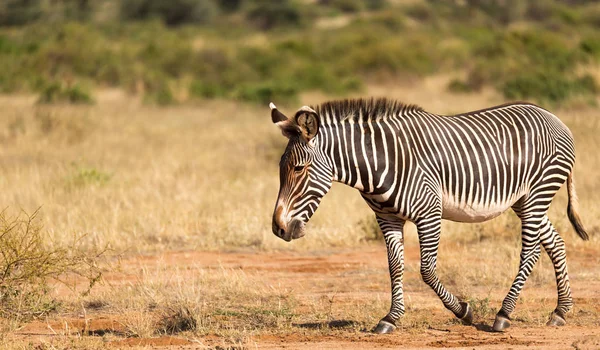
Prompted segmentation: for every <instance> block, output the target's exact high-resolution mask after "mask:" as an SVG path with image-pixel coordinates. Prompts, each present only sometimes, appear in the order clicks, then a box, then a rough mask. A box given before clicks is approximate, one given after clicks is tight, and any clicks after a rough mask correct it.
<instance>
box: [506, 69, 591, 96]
mask: <svg viewBox="0 0 600 350" xmlns="http://www.w3.org/2000/svg"><path fill="white" fill-rule="evenodd" d="M597 90H598V88H597V85H596V82H595V80H594V78H593V77H592V76H590V75H585V76H583V77H579V78H568V77H565V76H563V75H561V74H559V73H556V72H554V73H551V72H533V73H530V74H521V75H519V76H517V77H515V78H512V79H508V80H507V81H506V82H505V83H504V85H503V87H502V92H503V93H504V96H505V97H506V98H510V99H528V98H535V99H539V100H541V101H548V102H563V101H565V100H567V99H569V98H572V97H575V96H582V95H583V96H586V95H593V94H595V93H596V92H597Z"/></svg>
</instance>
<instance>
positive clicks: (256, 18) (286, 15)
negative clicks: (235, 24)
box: [246, 0, 304, 30]
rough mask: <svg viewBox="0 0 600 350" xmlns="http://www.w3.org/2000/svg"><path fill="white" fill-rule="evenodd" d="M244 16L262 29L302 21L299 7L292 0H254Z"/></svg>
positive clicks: (296, 24)
mask: <svg viewBox="0 0 600 350" xmlns="http://www.w3.org/2000/svg"><path fill="white" fill-rule="evenodd" d="M246 17H247V19H248V20H249V21H250V23H252V24H253V25H254V26H256V27H257V28H260V29H262V30H269V29H273V28H275V27H284V26H288V27H289V26H291V27H294V26H296V27H297V26H300V25H302V24H303V22H304V20H303V18H302V13H301V12H300V7H299V6H298V5H297V4H296V3H295V2H294V1H292V0H280V1H270V0H255V1H254V3H253V5H252V6H251V7H250V9H249V10H248V12H247V14H246Z"/></svg>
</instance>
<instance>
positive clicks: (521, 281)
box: [492, 206, 545, 332]
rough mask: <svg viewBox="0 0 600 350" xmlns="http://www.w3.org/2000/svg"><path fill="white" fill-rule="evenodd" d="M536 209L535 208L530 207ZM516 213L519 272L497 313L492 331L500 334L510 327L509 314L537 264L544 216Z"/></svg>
mask: <svg viewBox="0 0 600 350" xmlns="http://www.w3.org/2000/svg"><path fill="white" fill-rule="evenodd" d="M531 207H532V208H534V209H535V208H536V207H535V206H531ZM515 212H517V215H518V216H519V217H521V226H522V230H521V231H522V245H521V261H520V264H519V272H518V273H517V276H516V277H515V280H514V281H513V284H512V286H511V287H510V291H509V292H508V295H507V296H506V297H505V298H504V301H503V302H502V308H501V309H500V311H498V314H497V315H496V319H495V321H494V325H493V326H492V328H493V330H494V331H496V332H502V331H504V330H505V329H507V328H508V327H510V325H511V320H510V314H511V313H512V312H513V311H514V309H515V305H516V303H517V299H518V297H519V294H521V290H522V289H523V286H524V285H525V282H526V281H527V278H528V277H529V275H530V274H531V271H532V270H533V267H534V266H535V264H536V263H537V261H538V259H539V257H540V253H541V248H540V226H541V224H542V221H543V218H544V217H545V212H544V215H541V216H531V215H530V213H528V212H526V211H522V212H518V211H516V210H515Z"/></svg>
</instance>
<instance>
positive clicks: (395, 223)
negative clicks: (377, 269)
mask: <svg viewBox="0 0 600 350" xmlns="http://www.w3.org/2000/svg"><path fill="white" fill-rule="evenodd" d="M377 223H378V224H379V227H380V228H381V231H382V232H383V237H384V239H385V245H386V247H387V253H388V264H389V268H390V280H391V282H392V304H391V307H390V312H389V313H388V314H387V315H386V316H385V317H384V318H382V319H381V321H379V323H378V324H377V327H375V329H374V330H373V332H375V333H380V334H381V333H391V332H393V331H394V330H395V329H396V321H398V319H399V318H400V317H401V316H403V315H404V292H403V288H402V277H403V275H404V223H405V221H404V220H400V219H398V218H395V217H394V218H380V217H377Z"/></svg>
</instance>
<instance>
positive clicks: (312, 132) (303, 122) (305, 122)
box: [294, 106, 319, 142]
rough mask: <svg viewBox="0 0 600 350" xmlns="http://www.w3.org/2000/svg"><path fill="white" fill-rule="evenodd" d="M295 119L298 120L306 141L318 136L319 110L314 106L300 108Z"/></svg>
mask: <svg viewBox="0 0 600 350" xmlns="http://www.w3.org/2000/svg"><path fill="white" fill-rule="evenodd" d="M294 119H295V120H296V124H297V125H298V127H300V132H301V133H302V137H303V138H304V139H305V140H306V142H309V141H310V140H312V139H313V138H314V137H315V136H317V132H318V131H319V118H318V115H317V112H315V111H314V110H313V109H312V108H310V107H308V106H304V107H302V108H300V110H299V111H298V112H296V117H295V118H294Z"/></svg>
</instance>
